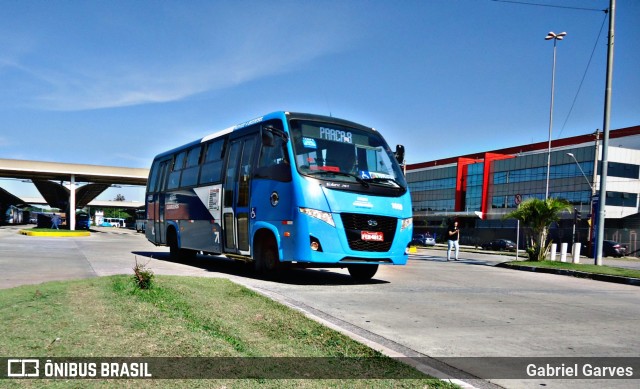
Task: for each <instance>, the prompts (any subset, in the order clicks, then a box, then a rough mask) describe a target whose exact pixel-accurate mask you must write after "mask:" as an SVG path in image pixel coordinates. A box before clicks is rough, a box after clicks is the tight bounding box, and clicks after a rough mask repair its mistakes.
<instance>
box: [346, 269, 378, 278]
mask: <svg viewBox="0 0 640 389" xmlns="http://www.w3.org/2000/svg"><path fill="white" fill-rule="evenodd" d="M347 269H348V270H349V274H351V277H352V278H353V279H355V280H358V281H367V280H370V279H371V278H372V277H373V276H374V275H375V274H376V272H377V271H378V265H351V266H347Z"/></svg>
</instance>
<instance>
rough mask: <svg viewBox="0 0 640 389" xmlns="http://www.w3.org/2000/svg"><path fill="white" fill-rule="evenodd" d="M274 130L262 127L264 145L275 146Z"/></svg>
mask: <svg viewBox="0 0 640 389" xmlns="http://www.w3.org/2000/svg"><path fill="white" fill-rule="evenodd" d="M274 144H275V142H274V140H273V132H272V130H271V129H270V128H269V127H265V128H262V145H263V146H265V147H273V146H274Z"/></svg>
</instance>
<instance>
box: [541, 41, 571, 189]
mask: <svg viewBox="0 0 640 389" xmlns="http://www.w3.org/2000/svg"><path fill="white" fill-rule="evenodd" d="M565 35H567V33H566V32H561V33H560V34H556V33H555V32H553V31H551V32H549V33H548V34H547V36H546V37H545V38H544V39H545V40H547V41H548V40H551V39H553V67H552V68H551V108H550V109H549V149H548V151H547V185H546V189H545V194H544V199H545V200H546V199H548V198H549V172H550V171H551V129H552V128H553V92H554V89H555V83H556V42H557V41H561V40H563V39H564V37H565Z"/></svg>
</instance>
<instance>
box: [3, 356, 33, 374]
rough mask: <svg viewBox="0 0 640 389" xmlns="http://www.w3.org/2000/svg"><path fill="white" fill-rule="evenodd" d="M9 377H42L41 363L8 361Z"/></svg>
mask: <svg viewBox="0 0 640 389" xmlns="http://www.w3.org/2000/svg"><path fill="white" fill-rule="evenodd" d="M7 377H40V361H39V360H37V359H8V360H7Z"/></svg>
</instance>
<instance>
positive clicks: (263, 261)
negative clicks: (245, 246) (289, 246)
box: [255, 242, 280, 274]
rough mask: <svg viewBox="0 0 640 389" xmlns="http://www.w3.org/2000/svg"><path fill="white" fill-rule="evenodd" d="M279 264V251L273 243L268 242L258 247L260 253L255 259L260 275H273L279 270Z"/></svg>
mask: <svg viewBox="0 0 640 389" xmlns="http://www.w3.org/2000/svg"><path fill="white" fill-rule="evenodd" d="M279 263H280V260H279V258H278V249H277V248H276V246H275V244H274V243H273V242H267V243H266V244H263V245H260V247H258V253H257V254H256V258H255V268H256V271H257V272H258V273H261V274H267V273H271V272H273V271H274V270H276V269H278V264H279Z"/></svg>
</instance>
